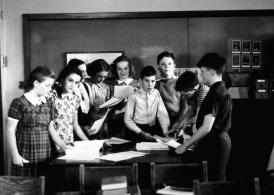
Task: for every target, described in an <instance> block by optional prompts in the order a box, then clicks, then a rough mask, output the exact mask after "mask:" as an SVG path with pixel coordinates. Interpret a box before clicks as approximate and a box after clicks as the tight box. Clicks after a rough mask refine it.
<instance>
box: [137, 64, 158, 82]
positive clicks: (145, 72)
mask: <svg viewBox="0 0 274 195" xmlns="http://www.w3.org/2000/svg"><path fill="white" fill-rule="evenodd" d="M156 75H157V72H156V70H155V68H154V67H153V66H145V67H144V68H143V69H142V70H141V74H140V77H141V79H143V78H144V77H150V76H156Z"/></svg>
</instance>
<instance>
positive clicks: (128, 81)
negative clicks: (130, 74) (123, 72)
mask: <svg viewBox="0 0 274 195" xmlns="http://www.w3.org/2000/svg"><path fill="white" fill-rule="evenodd" d="M132 81H133V79H132V78H127V79H126V80H125V81H120V80H117V82H118V85H120V84H121V83H125V84H127V85H129V84H130V83H131V82H132Z"/></svg>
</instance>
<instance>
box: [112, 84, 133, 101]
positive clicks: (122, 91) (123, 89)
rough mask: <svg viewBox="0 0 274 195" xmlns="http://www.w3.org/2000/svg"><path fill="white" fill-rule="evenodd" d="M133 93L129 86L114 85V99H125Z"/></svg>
mask: <svg viewBox="0 0 274 195" xmlns="http://www.w3.org/2000/svg"><path fill="white" fill-rule="evenodd" d="M133 92H134V88H133V87H132V86H130V85H115V86H114V97H116V98H119V99H125V98H127V97H128V96H129V95H130V94H132V93H133Z"/></svg>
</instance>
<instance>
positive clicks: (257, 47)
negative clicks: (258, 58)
mask: <svg viewBox="0 0 274 195" xmlns="http://www.w3.org/2000/svg"><path fill="white" fill-rule="evenodd" d="M261 51H262V50H261V41H253V42H252V53H261Z"/></svg>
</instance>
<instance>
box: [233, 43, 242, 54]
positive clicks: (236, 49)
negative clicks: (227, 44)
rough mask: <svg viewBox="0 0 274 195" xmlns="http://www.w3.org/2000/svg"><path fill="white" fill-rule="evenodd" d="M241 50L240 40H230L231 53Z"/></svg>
mask: <svg viewBox="0 0 274 195" xmlns="http://www.w3.org/2000/svg"><path fill="white" fill-rule="evenodd" d="M240 52H241V40H232V53H240Z"/></svg>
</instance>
